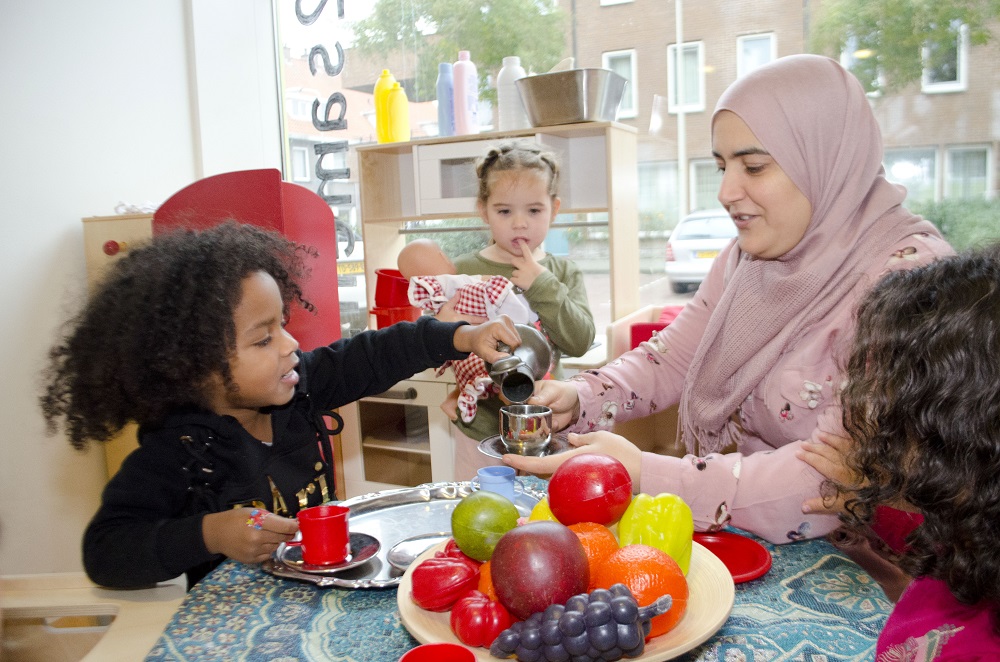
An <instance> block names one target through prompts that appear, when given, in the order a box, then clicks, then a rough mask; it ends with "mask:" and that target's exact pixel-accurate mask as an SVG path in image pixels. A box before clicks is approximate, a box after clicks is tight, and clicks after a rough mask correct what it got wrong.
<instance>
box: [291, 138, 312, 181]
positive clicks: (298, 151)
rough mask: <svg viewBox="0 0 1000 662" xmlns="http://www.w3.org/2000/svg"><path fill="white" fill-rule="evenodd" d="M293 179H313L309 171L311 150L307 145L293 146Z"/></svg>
mask: <svg viewBox="0 0 1000 662" xmlns="http://www.w3.org/2000/svg"><path fill="white" fill-rule="evenodd" d="M291 151H292V181H295V182H308V181H309V180H311V179H312V177H311V176H310V172H309V150H308V149H306V148H305V147H292V150H291Z"/></svg>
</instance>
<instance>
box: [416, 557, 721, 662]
mask: <svg viewBox="0 0 1000 662" xmlns="http://www.w3.org/2000/svg"><path fill="white" fill-rule="evenodd" d="M442 549H444V543H442V544H440V545H436V546H434V547H432V548H431V549H429V550H427V551H426V552H424V553H423V554H421V555H420V556H419V557H418V558H417V560H416V561H414V562H413V563H412V564H411V565H410V567H409V568H408V569H407V571H406V572H405V573H404V574H403V579H402V581H400V583H399V588H398V591H397V593H396V603H397V604H398V605H399V615H400V617H401V618H402V620H403V625H404V626H405V627H406V629H407V630H408V631H409V633H410V634H411V635H413V638H414V639H416V640H417V641H419V642H420V643H422V644H428V643H434V642H438V641H450V642H453V643H461V642H460V641H458V638H457V637H455V635H454V634H453V633H452V631H451V626H450V625H449V622H448V621H449V618H450V616H451V614H450V612H447V611H445V612H433V611H425V610H423V609H421V608H420V607H418V606H417V605H416V604H414V602H413V600H412V598H410V589H411V587H412V585H413V583H412V574H413V569H414V568H415V567H417V565H418V564H419V563H420V562H421V561H423V560H424V559H425V558H429V557H431V556H433V555H434V552H436V551H440V550H442ZM687 580H688V587H689V589H690V597H689V598H688V608H687V613H685V614H684V618H682V619H681V622H680V623H679V624H678V625H677V627H675V628H674V629H673V630H671V631H670V632H667V633H666V634H663V635H660V636H659V637H656V638H655V639H652V640H650V641H648V642H647V643H646V650H645V651H644V652H643V654H642V655H640V656H639V657H636V658H631V659H633V660H637V661H640V662H660V661H661V660H670V659H673V658H675V657H677V656H678V655H681V654H682V653H686V652H687V651H689V650H691V649H692V648H695V647H696V646H698V645H700V644H702V643H704V642H705V641H707V640H708V638H709V637H711V636H712V635H713V634H715V633H716V632H718V630H719V628H721V627H722V625H723V624H724V623H725V622H726V619H728V618H729V613H730V612H731V611H732V609H733V602H734V600H735V599H736V586H735V584H733V577H732V575H731V574H730V573H729V570H728V569H727V568H726V566H725V565H723V563H722V561H720V560H719V558H718V557H717V556H715V555H714V554H712V553H711V552H709V551H708V550H707V549H705V548H704V547H702V546H701V545H699V544H698V543H693V544H692V550H691V568H690V570H689V571H688V575H687ZM472 651H473V652H474V653H475V654H476V659H477V660H483V661H486V660H493V661H494V662H495V661H496V658H494V657H492V656H491V655H490V651H489V649H487V648H473V649H472Z"/></svg>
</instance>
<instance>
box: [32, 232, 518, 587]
mask: <svg viewBox="0 0 1000 662" xmlns="http://www.w3.org/2000/svg"><path fill="white" fill-rule="evenodd" d="M308 252H309V251H308V250H307V249H305V247H302V246H300V245H298V244H295V243H293V242H291V241H288V240H287V239H285V238H283V237H281V236H280V235H278V234H276V233H273V232H268V231H265V230H261V229H259V228H256V227H254V226H250V225H242V224H239V223H235V222H227V223H223V224H221V225H218V226H215V227H213V228H210V229H208V230H203V231H190V230H182V231H176V232H173V233H169V234H165V235H160V236H157V237H154V238H153V239H152V240H151V241H150V242H149V243H147V244H145V245H143V246H141V247H139V248H136V249H135V250H132V251H130V252H129V254H128V255H126V256H125V257H123V258H122V259H121V260H119V261H118V262H116V263H115V264H114V265H113V267H112V268H111V270H110V271H109V273H108V274H107V276H106V277H105V278H104V279H103V280H102V281H101V283H100V285H99V287H98V289H97V290H96V291H95V292H94V293H93V294H92V296H91V297H90V299H89V300H88V302H87V304H86V306H85V307H84V309H83V310H82V312H80V313H79V314H78V315H77V316H76V317H75V318H74V319H72V320H71V322H70V323H69V328H68V331H67V332H66V334H65V336H64V337H63V338H62V339H61V340H60V341H59V342H58V343H57V344H56V345H55V346H54V347H53V348H52V350H51V352H50V362H49V365H48V369H47V372H46V380H47V384H46V389H45V392H44V394H43V395H42V397H41V405H42V410H43V413H44V415H45V418H46V420H47V422H48V424H49V427H50V431H52V432H54V431H56V429H58V428H59V427H60V426H61V427H64V428H65V430H66V433H67V435H68V437H69V440H70V442H71V443H72V444H73V445H74V446H75V447H77V448H80V449H83V448H85V447H86V446H87V444H88V443H90V442H92V441H98V442H100V441H107V440H108V439H110V438H111V437H113V436H114V435H116V434H117V433H118V432H120V431H121V430H122V428H123V427H124V426H125V425H127V424H128V423H130V422H135V423H138V425H139V433H138V437H139V448H138V449H136V450H135V451H134V452H132V453H131V454H130V455H129V456H128V457H127V458H126V459H125V461H124V463H123V464H122V466H121V469H120V470H119V471H118V473H117V474H116V475H115V476H114V477H112V479H111V480H110V482H109V483H108V485H107V487H106V488H105V490H104V494H103V496H102V502H101V506H100V509H99V510H98V512H97V514H96V515H95V516H94V518H93V520H92V521H91V522H90V524H89V526H88V527H87V530H86V533H85V534H84V541H83V560H84V566H85V569H86V571H87V574H88V575H89V576H90V577H91V579H93V580H94V581H95V582H96V583H98V584H100V585H102V586H107V587H112V588H135V587H142V586H148V585H151V584H154V583H156V582H159V581H164V580H168V579H171V578H173V577H176V576H178V575H180V574H182V573H186V574H187V576H188V582H189V585H190V584H193V583H194V582H196V581H198V580H199V579H200V578H201V577H203V576H204V575H205V574H206V573H207V572H208V571H209V570H211V569H212V568H213V567H215V566H216V565H218V563H220V562H221V561H222V559H223V558H224V557H229V558H233V559H236V560H238V561H241V562H244V563H257V562H260V561H263V560H265V559H266V558H268V557H269V556H270V555H271V554H272V553H273V552H274V551H275V549H276V548H277V546H278V545H279V544H280V543H282V542H286V541H288V540H290V539H291V538H292V536H293V534H294V533H295V532H296V531H297V530H298V525H297V523H296V521H295V519H293V517H294V515H295V514H296V513H297V512H298V511H299V510H300V509H302V508H306V507H309V506H315V505H318V504H320V503H322V502H324V501H327V500H329V499H331V498H333V497H334V496H335V493H334V490H333V487H334V486H333V473H332V470H331V462H332V454H331V453H332V451H331V449H330V445H329V441H328V436H327V430H326V426H325V424H324V423H323V421H322V417H323V415H324V414H326V413H328V412H329V410H331V409H334V408H336V407H339V406H341V405H344V404H347V403H349V402H352V401H354V400H357V399H359V398H363V397H365V396H369V395H373V394H376V393H380V392H382V391H385V390H387V389H388V388H390V387H391V386H392V385H393V384H395V383H397V382H398V381H400V380H402V379H407V378H409V377H411V376H412V375H413V374H415V373H417V372H420V371H422V370H425V369H427V368H431V367H436V366H439V365H441V364H442V363H444V362H445V361H448V360H461V359H464V358H466V357H467V356H468V353H469V352H476V353H477V354H479V355H481V356H482V357H483V359H485V360H488V361H495V360H497V359H498V358H501V357H503V356H505V354H503V353H501V352H498V351H497V350H496V347H497V343H498V342H503V343H506V344H508V345H512V346H513V345H516V344H517V342H518V335H517V332H516V331H515V330H514V328H513V325H512V324H511V323H510V322H509V320H499V321H495V322H488V323H486V324H482V325H478V326H473V325H468V324H465V323H444V322H440V321H437V320H434V319H433V318H429V317H428V318H422V319H420V320H419V321H418V322H416V323H409V322H405V323H399V324H395V325H393V326H391V327H388V328H385V329H380V330H378V331H367V332H363V333H361V334H359V335H357V336H354V337H352V338H350V339H343V340H339V341H337V342H334V343H333V344H331V345H329V346H326V347H320V348H317V349H315V350H312V351H309V352H302V351H299V346H298V342H296V340H295V338H293V337H292V336H291V335H290V334H289V333H288V332H287V331H286V330H285V328H284V323H285V320H286V319H287V315H288V312H289V310H290V309H291V306H293V305H302V306H305V307H306V308H309V307H310V306H309V304H308V302H306V301H305V300H304V299H303V298H302V290H301V289H300V287H299V285H298V281H299V280H301V279H302V278H303V277H304V276H305V274H306V264H305V259H304V257H305V254H306V253H308Z"/></svg>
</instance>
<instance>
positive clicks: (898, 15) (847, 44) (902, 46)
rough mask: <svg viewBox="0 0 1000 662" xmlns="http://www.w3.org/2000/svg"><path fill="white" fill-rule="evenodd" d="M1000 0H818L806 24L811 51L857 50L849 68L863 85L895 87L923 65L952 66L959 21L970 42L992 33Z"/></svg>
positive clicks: (914, 77)
mask: <svg viewBox="0 0 1000 662" xmlns="http://www.w3.org/2000/svg"><path fill="white" fill-rule="evenodd" d="M998 18H1000V0H824V1H823V3H822V5H821V7H820V9H819V18H818V20H817V22H816V24H815V25H814V27H813V30H812V40H811V42H812V43H811V46H812V49H813V50H814V51H815V52H818V53H825V54H827V55H830V56H832V57H838V56H839V55H840V54H841V53H845V52H846V53H849V54H850V53H860V55H861V56H860V57H858V56H855V57H857V58H858V59H856V60H855V61H854V63H853V64H852V67H851V69H852V71H853V72H854V73H855V75H857V76H858V78H859V79H860V80H861V81H862V83H864V84H865V86H866V87H867V88H868V90H869V91H876V90H882V91H886V92H890V91H896V90H899V89H901V88H903V87H905V86H907V85H909V84H911V83H914V82H916V81H919V80H920V78H921V74H922V72H923V69H924V67H925V65H926V66H928V67H931V68H936V69H939V70H941V69H943V70H947V69H948V68H949V67H952V66H954V65H953V62H952V61H953V60H954V52H955V43H956V39H957V36H958V31H959V26H962V25H964V26H965V29H967V35H968V43H969V45H970V46H979V45H983V44H986V43H988V42H989V41H990V40H991V39H994V38H995V37H996V35H994V34H993V33H992V32H991V30H990V24H991V23H993V24H994V25H995V22H996V20H997V19H998Z"/></svg>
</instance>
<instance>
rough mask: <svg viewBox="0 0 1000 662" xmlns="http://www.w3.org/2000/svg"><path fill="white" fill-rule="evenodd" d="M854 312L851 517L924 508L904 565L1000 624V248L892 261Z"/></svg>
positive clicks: (845, 397) (848, 407)
mask: <svg viewBox="0 0 1000 662" xmlns="http://www.w3.org/2000/svg"><path fill="white" fill-rule="evenodd" d="M857 318H858V319H857V329H856V332H855V336H854V340H853V345H852V348H851V352H850V357H849V359H848V364H847V369H846V374H847V382H846V384H845V386H844V389H843V391H842V393H841V398H842V404H843V412H844V426H845V429H846V430H847V433H848V435H849V436H850V437H851V438H852V439H853V440H854V444H853V446H852V448H853V450H852V451H851V452H850V453H849V455H848V457H847V459H846V461H847V466H848V467H849V468H850V469H851V470H853V471H854V472H856V474H857V478H860V479H861V480H860V481H859V484H862V485H865V487H863V488H861V489H860V490H858V491H857V492H856V493H855V494H854V496H853V497H852V498H849V499H848V501H847V503H846V507H847V515H845V520H846V521H847V522H849V523H851V524H854V525H860V524H865V523H869V522H871V520H872V517H873V514H874V511H875V508H876V507H877V506H879V505H882V504H887V505H892V504H894V503H900V502H906V503H908V504H911V505H912V506H914V507H916V508H917V509H919V510H920V512H921V513H922V514H923V516H924V522H923V524H921V525H920V526H919V527H918V528H917V529H916V530H915V531H914V532H913V533H911V534H910V536H909V537H908V538H907V543H908V549H907V551H906V553H905V554H904V555H903V556H902V558H901V561H900V564H901V565H902V567H903V569H904V570H906V571H907V572H908V573H909V574H911V575H913V576H914V577H924V576H927V577H934V578H936V579H939V580H942V581H944V582H945V583H947V585H948V586H949V588H950V589H951V591H952V593H953V594H954V595H955V597H956V598H957V599H958V600H960V601H961V602H963V603H966V604H976V603H979V602H980V601H985V603H986V604H988V605H991V606H992V609H993V625H994V628H995V629H998V632H1000V627H998V625H1000V613H998V610H997V609H998V605H1000V545H997V540H996V535H997V534H996V527H997V522H1000V480H998V479H997V477H998V476H1000V247H998V246H991V247H989V248H987V249H982V250H979V251H973V252H968V253H963V254H961V255H958V256H955V257H952V258H946V259H942V260H938V261H936V262H934V263H931V264H929V265H926V266H923V267H920V268H916V269H913V270H908V271H896V272H893V273H891V274H889V275H887V276H886V277H885V278H884V279H882V280H881V281H880V282H879V283H877V284H876V285H875V287H874V288H873V289H872V290H871V291H870V292H869V293H868V295H867V296H866V297H865V298H864V299H863V300H862V302H861V304H860V306H859V308H858V314H857ZM841 489H846V488H844V487H841Z"/></svg>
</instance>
